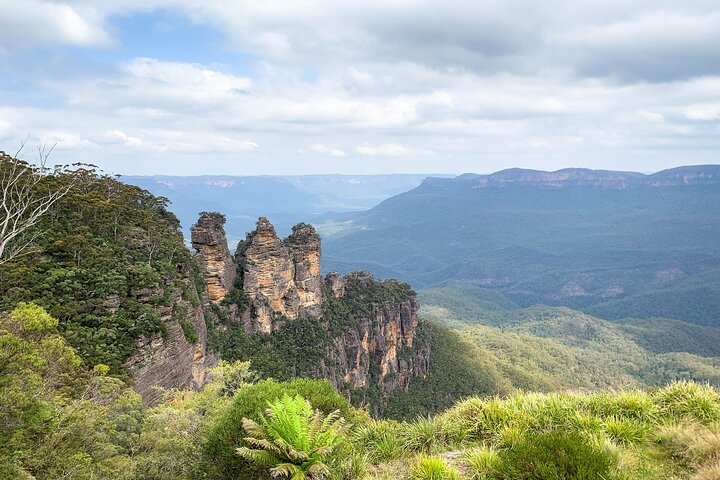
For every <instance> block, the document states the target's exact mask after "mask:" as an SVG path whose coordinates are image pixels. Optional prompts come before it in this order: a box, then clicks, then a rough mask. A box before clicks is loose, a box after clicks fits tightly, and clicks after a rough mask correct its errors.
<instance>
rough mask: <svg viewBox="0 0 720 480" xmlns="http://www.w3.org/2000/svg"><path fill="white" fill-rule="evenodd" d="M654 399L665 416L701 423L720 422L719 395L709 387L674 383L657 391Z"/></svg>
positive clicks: (685, 382)
mask: <svg viewBox="0 0 720 480" xmlns="http://www.w3.org/2000/svg"><path fill="white" fill-rule="evenodd" d="M655 398H657V401H658V404H659V405H658V406H659V408H660V411H661V412H662V413H663V414H665V415H668V416H672V417H684V418H694V419H697V420H701V421H711V420H720V393H718V391H717V390H716V389H715V388H713V387H711V386H709V385H701V384H697V383H693V382H687V381H682V382H676V383H673V384H671V385H669V386H667V387H665V388H661V389H659V390H658V391H657V393H656V394H655Z"/></svg>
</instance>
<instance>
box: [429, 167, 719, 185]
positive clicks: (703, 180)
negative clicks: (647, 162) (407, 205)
mask: <svg viewBox="0 0 720 480" xmlns="http://www.w3.org/2000/svg"><path fill="white" fill-rule="evenodd" d="M451 184H452V185H454V186H455V187H457V186H458V185H459V184H460V185H466V186H468V187H469V188H487V187H506V186H515V185H518V186H519V185H522V186H544V187H570V186H597V187H602V188H611V189H619V190H624V189H627V188H633V187H676V186H686V185H695V186H701V185H720V165H689V166H682V167H677V168H671V169H668V170H662V171H660V172H657V173H653V174H651V175H645V174H642V173H638V172H623V171H612V170H591V169H588V168H564V169H562V170H556V171H554V172H546V171H542V170H529V169H523V168H509V169H507V170H501V171H499V172H495V173H491V174H489V175H479V174H474V173H465V174H463V175H459V176H457V177H454V178H449V179H448V178H436V177H430V178H428V179H426V180H425V181H424V182H423V183H422V185H421V188H422V186H426V187H428V186H429V187H442V186H449V185H451Z"/></svg>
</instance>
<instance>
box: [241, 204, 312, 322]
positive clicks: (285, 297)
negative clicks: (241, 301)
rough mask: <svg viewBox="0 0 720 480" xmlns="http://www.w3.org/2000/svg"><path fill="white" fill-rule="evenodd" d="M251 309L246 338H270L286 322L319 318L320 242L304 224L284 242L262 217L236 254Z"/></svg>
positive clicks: (248, 316) (247, 316)
mask: <svg viewBox="0 0 720 480" xmlns="http://www.w3.org/2000/svg"><path fill="white" fill-rule="evenodd" d="M236 257H237V260H238V264H239V265H240V267H241V269H242V274H243V282H242V285H243V290H244V292H245V294H246V295H247V297H248V301H249V308H248V310H246V312H245V316H244V320H245V329H246V332H247V333H270V332H273V331H276V330H278V329H280V328H282V325H283V323H284V321H286V320H293V319H296V318H298V317H308V316H319V315H320V311H321V307H322V292H321V278H320V237H319V236H318V235H317V234H316V233H315V230H314V229H313V227H311V226H310V225H305V224H300V225H297V226H295V227H294V228H293V233H292V235H290V237H288V238H287V239H286V240H284V241H283V240H280V239H279V238H278V236H277V234H276V233H275V228H274V227H273V226H272V224H271V223H270V222H269V221H268V220H267V219H266V218H261V219H260V220H259V221H258V223H257V229H256V230H255V231H254V232H252V233H250V234H248V236H247V238H246V239H245V241H244V242H241V244H240V245H239V246H238V251H237V253H236Z"/></svg>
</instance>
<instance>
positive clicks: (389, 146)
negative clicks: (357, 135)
mask: <svg viewBox="0 0 720 480" xmlns="http://www.w3.org/2000/svg"><path fill="white" fill-rule="evenodd" d="M357 152H358V153H359V154H360V155H368V156H370V157H402V156H405V155H411V154H412V153H413V151H412V150H411V149H409V148H407V147H404V146H402V145H399V144H397V143H384V144H380V145H367V144H366V145H360V146H358V147H357Z"/></svg>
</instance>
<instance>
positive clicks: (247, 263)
mask: <svg viewBox="0 0 720 480" xmlns="http://www.w3.org/2000/svg"><path fill="white" fill-rule="evenodd" d="M198 225H199V226H201V227H202V230H200V229H198V226H196V227H195V228H194V229H193V245H194V246H196V248H197V249H198V252H199V254H198V256H200V254H201V253H202V252H203V249H204V248H206V246H207V245H208V244H209V243H210V242H207V241H205V238H206V237H207V236H210V234H209V233H207V232H208V231H209V232H212V238H213V239H224V238H225V236H224V233H223V232H222V224H217V223H210V224H209V225H208V221H207V220H205V221H203V219H202V218H201V221H199V222H198ZM198 232H200V233H201V234H202V235H201V234H200V233H198ZM201 258H205V257H201ZM235 260H236V264H237V265H238V266H239V273H240V275H241V277H240V278H239V279H238V280H239V281H238V282H237V283H236V285H237V286H236V287H235V288H242V292H241V293H242V295H241V297H242V298H243V301H242V302H239V303H237V302H235V303H233V305H220V306H219V307H220V308H221V309H222V310H223V311H225V314H224V315H223V316H224V317H225V318H231V319H232V318H239V317H241V319H242V325H243V327H244V330H245V333H246V334H247V335H255V334H272V333H273V332H277V331H279V330H281V329H282V328H283V327H284V326H285V325H286V324H288V323H289V322H293V321H296V320H298V319H303V318H305V319H309V320H312V318H310V317H313V318H315V319H319V320H318V321H314V323H309V324H310V325H313V328H314V329H315V330H313V339H309V341H308V342H305V343H307V344H308V345H314V346H317V348H318V352H321V353H320V355H319V356H318V357H317V358H319V359H320V360H318V363H317V364H313V365H310V366H306V367H303V369H302V371H295V370H293V372H292V375H300V376H311V377H321V378H327V379H329V380H330V381H331V382H333V384H334V385H335V386H336V387H337V388H338V389H339V390H341V391H343V392H345V393H346V394H347V395H348V396H354V395H355V393H354V392H357V391H364V392H376V393H379V395H378V394H376V393H372V394H370V393H368V395H371V396H372V398H373V399H374V400H373V402H372V404H373V408H382V405H383V404H384V403H385V402H386V401H387V399H388V398H389V396H390V395H391V394H392V392H394V391H395V390H397V389H402V388H407V387H408V385H409V384H410V382H411V381H412V379H413V378H416V377H419V376H424V375H427V374H428V372H429V362H430V360H429V358H430V349H429V345H428V344H427V342H426V341H425V340H424V339H418V337H417V326H418V318H417V311H418V303H417V299H416V296H415V292H413V291H412V290H411V289H410V286H409V285H407V284H405V283H401V282H397V281H394V280H385V281H378V280H375V279H374V278H373V277H372V276H371V275H370V274H368V273H364V272H358V273H351V274H348V275H347V276H345V277H341V276H340V275H339V274H337V273H331V274H329V275H328V276H327V277H325V278H324V279H323V278H322V277H321V274H320V260H321V246H320V237H319V236H318V234H317V233H316V232H315V229H314V228H313V227H312V226H310V225H307V224H304V223H300V224H298V225H296V226H295V227H293V229H292V233H291V234H290V236H288V237H287V238H286V239H284V240H282V239H280V238H279V237H278V236H277V233H276V232H275V228H274V227H273V226H272V224H271V223H270V222H269V221H268V219H267V218H264V217H261V218H260V219H259V220H258V222H257V228H256V229H255V230H254V231H253V232H251V233H249V234H248V235H247V237H246V239H245V240H243V241H242V242H240V243H239V244H238V248H237V252H236V254H235ZM205 278H206V280H208V279H210V281H209V282H208V288H210V287H211V283H210V282H211V281H215V279H217V278H218V277H217V276H216V275H207V274H206V275H205ZM228 294H231V295H232V298H237V297H238V292H236V291H232V290H230V291H229V292H228ZM238 305H241V306H242V308H244V310H243V311H238ZM235 315H237V317H236V316H235ZM233 322H234V320H232V321H231V322H230V324H228V325H226V326H224V327H223V328H233V327H232V326H229V325H231V324H232V323H233ZM235 325H237V323H236V324H235ZM235 328H237V327H235ZM274 338H277V337H275V336H272V335H270V336H268V337H266V338H265V340H264V341H267V342H269V343H272V342H273V341H274V340H273V339H274ZM316 340H318V341H316ZM301 343H303V342H298V344H301ZM286 347H288V345H285V344H282V345H274V347H273V348H276V349H278V351H282V349H283V348H286ZM313 353H315V351H314V352H313ZM250 359H252V357H250ZM258 368H259V369H261V370H262V365H259V366H258ZM293 368H294V367H293Z"/></svg>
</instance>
